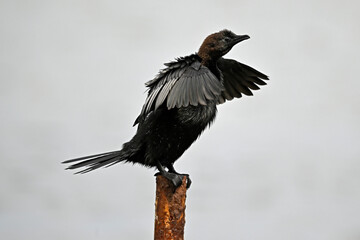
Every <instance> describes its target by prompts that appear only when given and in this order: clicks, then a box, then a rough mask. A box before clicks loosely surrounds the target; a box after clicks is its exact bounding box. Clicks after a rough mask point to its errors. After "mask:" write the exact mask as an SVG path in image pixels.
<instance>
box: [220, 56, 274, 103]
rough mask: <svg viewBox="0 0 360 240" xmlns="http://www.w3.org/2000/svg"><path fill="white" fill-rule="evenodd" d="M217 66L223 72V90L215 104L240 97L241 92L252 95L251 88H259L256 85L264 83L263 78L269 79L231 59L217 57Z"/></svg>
mask: <svg viewBox="0 0 360 240" xmlns="http://www.w3.org/2000/svg"><path fill="white" fill-rule="evenodd" d="M218 68H219V69H220V71H221V72H222V74H223V85H224V91H222V93H221V96H220V97H219V99H218V101H217V104H221V103H224V102H225V101H226V100H232V99H233V98H240V97H241V96H242V94H245V95H248V96H250V95H253V94H252V92H251V90H257V89H260V88H259V86H258V85H266V82H264V81H263V80H269V78H268V76H266V75H265V74H263V73H261V72H259V71H257V70H256V69H254V68H252V67H249V66H247V65H245V64H242V63H239V62H237V61H235V60H233V59H225V58H221V59H219V61H218Z"/></svg>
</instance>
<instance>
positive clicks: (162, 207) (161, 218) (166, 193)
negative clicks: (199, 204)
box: [154, 175, 186, 240]
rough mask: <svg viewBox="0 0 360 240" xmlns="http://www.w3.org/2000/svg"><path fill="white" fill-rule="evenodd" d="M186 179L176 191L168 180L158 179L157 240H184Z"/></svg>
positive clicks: (156, 203) (155, 235) (184, 178)
mask: <svg viewBox="0 0 360 240" xmlns="http://www.w3.org/2000/svg"><path fill="white" fill-rule="evenodd" d="M185 199H186V177H183V181H182V185H181V186H180V187H178V188H177V189H175V187H174V185H173V184H172V183H171V182H169V180H167V179H166V178H164V177H163V176H161V175H159V176H157V177H156V200H155V233H154V239H155V240H183V239H184V226H185Z"/></svg>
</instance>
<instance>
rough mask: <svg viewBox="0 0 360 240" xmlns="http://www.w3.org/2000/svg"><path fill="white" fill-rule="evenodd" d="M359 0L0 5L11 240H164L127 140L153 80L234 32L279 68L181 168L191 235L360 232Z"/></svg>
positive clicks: (245, 47) (1, 206)
mask: <svg viewBox="0 0 360 240" xmlns="http://www.w3.org/2000/svg"><path fill="white" fill-rule="evenodd" d="M359 11H360V9H359V4H358V1H310V0H306V1H285V0H284V1H262V2H261V1H254V0H251V1H231V0H228V1H225V0H222V1H217V2H215V1H205V0H203V1H138V2H137V1H126V2H125V1H73V0H71V1H70V0H68V1H13V0H12V1H10V0H8V1H4V0H3V1H0V67H1V68H0V91H1V95H0V110H1V124H0V132H1V145H0V147H1V150H0V151H1V152H0V154H1V155H0V158H1V162H0V194H1V196H0V238H1V239H7V240H11V239H87V240H90V239H152V237H153V218H154V187H155V184H154V177H153V174H154V172H155V171H153V170H150V169H145V168H142V167H140V166H135V167H134V166H131V165H117V166H113V167H112V168H109V169H106V170H98V171H96V172H93V173H91V174H87V175H82V176H74V175H72V173H71V172H69V171H64V170H63V168H64V166H62V165H60V161H62V160H65V159H68V158H72V157H78V156H82V155H87V154H93V153H99V152H104V151H110V150H115V149H118V148H119V147H120V146H121V145H122V143H124V142H125V141H127V140H129V139H130V138H131V137H132V135H133V134H134V132H135V128H132V127H131V126H132V123H133V121H134V120H135V118H136V117H137V114H138V113H139V112H140V109H141V106H142V104H143V102H144V99H145V93H144V91H145V87H144V85H143V83H144V82H145V81H147V80H150V79H152V78H153V77H154V76H155V74H156V73H157V71H158V70H159V69H160V68H162V67H163V65H162V63H164V62H167V61H169V60H173V59H174V58H175V57H178V56H183V55H187V54H191V53H194V52H195V51H197V50H198V48H199V46H200V44H201V42H202V40H203V39H204V38H205V37H206V36H207V35H208V34H210V33H213V32H215V31H219V30H221V29H224V28H228V29H231V30H232V31H234V32H235V33H238V34H249V35H250V36H251V39H250V40H248V41H245V42H243V43H241V44H239V45H238V46H236V47H235V48H234V49H233V50H232V51H231V53H229V54H228V56H227V57H231V58H235V59H237V60H239V61H241V62H244V63H246V64H249V65H251V66H253V67H255V68H257V69H259V70H261V71H263V72H264V73H266V74H268V75H269V76H270V77H271V81H270V82H269V85H267V86H266V87H263V88H262V90H260V91H257V92H255V96H254V97H246V98H242V99H238V100H235V101H232V102H227V103H226V104H224V105H221V106H219V114H218V117H217V119H216V121H215V124H214V125H213V126H212V127H211V129H210V130H207V131H206V132H205V133H204V134H203V136H201V138H200V139H199V141H197V142H196V143H195V144H194V145H193V146H192V147H191V148H190V150H188V151H187V152H186V153H185V154H184V155H183V157H182V158H181V160H180V161H179V162H178V163H177V164H176V168H177V169H178V170H179V171H181V172H188V173H190V174H191V176H192V180H193V186H192V188H191V189H190V190H189V191H188V199H187V209H186V228H185V237H186V239H249V240H258V239H259V240H260V239H291V240H297V239H306V240H309V239H316V240H337V239H341V240H359V239H360V216H359V215H360V174H359V173H360V162H359V158H360V147H359V145H360V125H359V123H360V95H359V87H360V80H359V73H358V71H359V67H360V60H359V55H360V47H359V44H360V26H359V25H360V24H359V23H360V14H359Z"/></svg>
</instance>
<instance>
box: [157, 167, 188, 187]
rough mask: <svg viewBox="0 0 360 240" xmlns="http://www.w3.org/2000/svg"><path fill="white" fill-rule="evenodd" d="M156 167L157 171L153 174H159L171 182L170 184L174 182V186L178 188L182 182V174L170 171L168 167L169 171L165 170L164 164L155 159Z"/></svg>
mask: <svg viewBox="0 0 360 240" xmlns="http://www.w3.org/2000/svg"><path fill="white" fill-rule="evenodd" d="M156 167H157V169H158V170H159V172H158V173H156V174H155V176H157V175H160V174H161V175H162V176H164V177H165V178H166V179H168V180H169V181H170V182H172V184H174V186H175V188H178V187H180V186H181V184H182V175H181V174H178V173H176V172H171V171H170V169H169V172H168V171H166V170H165V168H164V166H163V165H162V164H161V163H160V162H159V161H157V164H156ZM173 169H174V168H173Z"/></svg>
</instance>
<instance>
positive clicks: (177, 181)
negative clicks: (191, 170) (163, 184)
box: [155, 172, 192, 188]
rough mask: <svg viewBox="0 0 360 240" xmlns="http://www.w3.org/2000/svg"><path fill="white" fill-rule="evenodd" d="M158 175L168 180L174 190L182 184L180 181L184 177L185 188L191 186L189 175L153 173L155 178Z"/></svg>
mask: <svg viewBox="0 0 360 240" xmlns="http://www.w3.org/2000/svg"><path fill="white" fill-rule="evenodd" d="M158 175H162V176H164V177H165V178H166V179H168V180H169V181H170V182H171V183H172V184H173V185H174V186H175V188H178V187H180V186H181V184H182V179H183V177H184V176H185V177H186V188H189V187H190V185H191V182H192V181H191V179H190V177H189V174H180V173H170V172H163V173H161V172H158V173H155V176H158Z"/></svg>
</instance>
